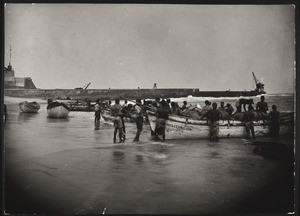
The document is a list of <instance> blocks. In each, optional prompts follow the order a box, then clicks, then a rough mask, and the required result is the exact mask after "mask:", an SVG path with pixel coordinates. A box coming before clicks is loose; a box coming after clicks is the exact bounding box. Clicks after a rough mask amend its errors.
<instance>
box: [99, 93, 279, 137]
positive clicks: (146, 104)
mask: <svg viewBox="0 0 300 216" xmlns="http://www.w3.org/2000/svg"><path fill="white" fill-rule="evenodd" d="M99 102H100V101H99V100H97V102H96V105H95V123H97V122H99V121H100V113H101V107H100V103H99ZM253 104H254V102H253V99H244V98H241V99H239V100H238V101H237V102H236V103H235V107H236V112H235V113H239V112H242V108H243V109H244V111H245V112H243V118H242V121H244V122H245V127H246V132H247V138H250V133H251V135H252V137H253V138H255V132H254V123H253V121H254V107H253ZM211 105H212V106H211ZM246 105H248V107H247V108H246ZM109 106H110V113H111V116H112V117H113V123H114V137H113V141H114V142H116V137H117V134H119V140H120V142H124V141H125V139H126V136H125V132H126V131H125V124H124V118H126V117H129V118H131V114H130V113H131V112H134V113H135V114H136V118H135V121H136V127H137V132H136V136H135V138H134V140H133V141H139V138H140V133H141V132H142V130H143V122H144V117H143V116H144V113H145V110H146V109H149V110H152V111H154V112H155V113H156V116H157V120H156V128H155V130H154V132H153V133H154V134H153V135H154V137H155V138H156V139H158V136H159V135H161V136H162V140H163V141H165V126H166V120H167V119H168V118H169V114H177V115H180V114H181V113H182V111H184V110H185V109H187V108H188V106H187V102H186V101H184V102H183V106H182V107H179V106H178V104H177V103H175V102H171V101H170V99H167V100H164V99H160V98H156V99H155V100H154V101H145V100H144V101H143V104H142V102H141V100H140V99H137V100H136V101H135V105H132V104H127V101H125V104H124V105H120V100H119V99H116V100H115V104H114V105H112V106H111V104H109ZM201 110H202V111H203V115H202V117H201V119H204V118H207V122H208V124H209V126H210V138H211V139H218V132H219V120H220V119H224V113H225V114H228V116H229V118H230V117H231V116H232V115H233V114H234V108H233V107H232V106H231V104H230V103H227V105H226V106H225V104H224V102H221V103H220V106H219V107H218V106H217V103H216V102H214V103H212V104H211V102H210V101H208V100H206V101H205V106H204V107H203V108H202V109H201ZM255 111H256V112H257V114H258V115H259V116H261V117H265V118H268V119H270V122H271V128H270V135H271V136H272V137H278V136H279V112H278V111H277V107H276V105H273V106H272V111H271V112H270V113H269V114H267V111H268V104H267V103H266V102H265V97H264V96H261V100H260V101H259V102H258V103H257V104H256V110H255ZM262 119H264V118H262Z"/></svg>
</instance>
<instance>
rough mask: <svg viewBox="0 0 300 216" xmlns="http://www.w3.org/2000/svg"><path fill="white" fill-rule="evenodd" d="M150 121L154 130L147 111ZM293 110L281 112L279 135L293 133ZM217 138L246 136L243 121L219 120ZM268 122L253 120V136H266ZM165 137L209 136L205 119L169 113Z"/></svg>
mask: <svg viewBox="0 0 300 216" xmlns="http://www.w3.org/2000/svg"><path fill="white" fill-rule="evenodd" d="M147 114H148V119H149V122H150V129H151V130H152V131H154V130H155V125H156V116H155V114H154V113H153V112H151V111H147ZM293 116H294V115H293V112H289V113H281V115H280V122H281V123H280V132H279V133H280V135H281V136H283V135H289V134H293V133H294V117H293ZM219 124H220V126H219V138H229V137H246V136H247V133H246V129H245V123H243V122H241V121H239V120H229V121H228V120H220V121H219ZM269 130H270V122H269V121H265V123H264V122H263V121H262V120H257V121H254V131H255V136H257V137H261V136H268V135H269ZM165 132H166V139H200V138H209V125H208V124H207V121H206V120H195V119H192V118H188V117H184V116H178V115H169V119H168V120H167V121H166V130H165Z"/></svg>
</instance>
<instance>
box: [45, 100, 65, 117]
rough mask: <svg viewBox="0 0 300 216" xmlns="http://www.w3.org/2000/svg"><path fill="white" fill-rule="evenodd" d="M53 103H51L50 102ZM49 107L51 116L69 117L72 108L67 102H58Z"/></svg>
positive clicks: (48, 110)
mask: <svg viewBox="0 0 300 216" xmlns="http://www.w3.org/2000/svg"><path fill="white" fill-rule="evenodd" d="M50 105H51V104H50ZM50 105H48V107H47V113H48V116H49V117H50V118H68V115H69V113H70V109H69V108H68V107H67V105H65V104H62V103H61V104H57V105H55V106H50Z"/></svg>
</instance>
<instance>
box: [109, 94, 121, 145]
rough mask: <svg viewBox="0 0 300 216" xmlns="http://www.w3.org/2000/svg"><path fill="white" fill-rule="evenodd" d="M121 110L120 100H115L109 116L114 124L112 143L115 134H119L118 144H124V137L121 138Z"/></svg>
mask: <svg viewBox="0 0 300 216" xmlns="http://www.w3.org/2000/svg"><path fill="white" fill-rule="evenodd" d="M121 109H122V106H121V105H120V100H119V99H116V100H115V104H114V105H113V106H112V107H111V109H110V110H111V115H112V117H113V118H114V119H113V123H114V127H115V129H114V143H116V136H117V133H118V132H119V139H120V142H124V137H123V123H122V120H121V117H120V115H121Z"/></svg>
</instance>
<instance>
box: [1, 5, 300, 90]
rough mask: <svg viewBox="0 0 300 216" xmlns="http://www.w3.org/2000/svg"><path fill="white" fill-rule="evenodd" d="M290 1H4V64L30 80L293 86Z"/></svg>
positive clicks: (57, 84)
mask: <svg viewBox="0 0 300 216" xmlns="http://www.w3.org/2000/svg"><path fill="white" fill-rule="evenodd" d="M294 19H295V8H294V6H293V5H176V4H171V5H168V4H165V5H155V4H6V5H5V65H8V63H9V61H10V57H9V56H10V55H9V53H10V51H9V50H10V46H11V48H12V57H11V63H12V66H13V68H14V70H15V75H16V76H17V77H31V78H32V80H33V81H34V83H35V85H36V86H37V88H43V89H51V88H76V87H83V86H84V85H86V84H87V83H89V82H91V85H90V86H89V88H91V89H97V88H100V89H106V88H122V89H123V88H124V89H127V88H131V89H137V88H138V87H140V88H152V87H153V84H154V83H157V87H158V88H199V90H200V91H201V90H203V91H209V90H212V91H216V90H221V91H222V90H228V89H230V90H252V89H254V81H253V78H252V74H251V72H254V73H255V75H256V77H257V78H258V79H259V81H261V82H263V83H264V84H265V90H266V92H267V93H293V92H294V89H295V70H294V62H295V43H294V41H295V39H294V37H295V20H294Z"/></svg>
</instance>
